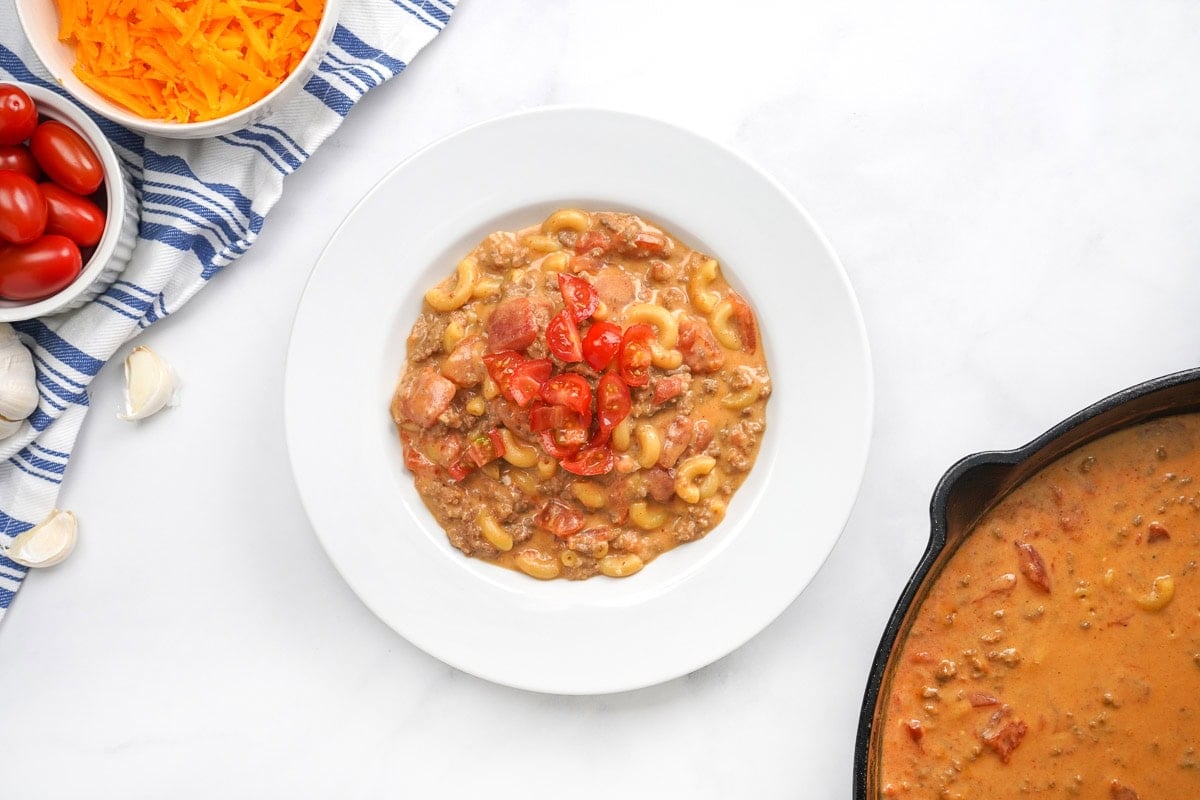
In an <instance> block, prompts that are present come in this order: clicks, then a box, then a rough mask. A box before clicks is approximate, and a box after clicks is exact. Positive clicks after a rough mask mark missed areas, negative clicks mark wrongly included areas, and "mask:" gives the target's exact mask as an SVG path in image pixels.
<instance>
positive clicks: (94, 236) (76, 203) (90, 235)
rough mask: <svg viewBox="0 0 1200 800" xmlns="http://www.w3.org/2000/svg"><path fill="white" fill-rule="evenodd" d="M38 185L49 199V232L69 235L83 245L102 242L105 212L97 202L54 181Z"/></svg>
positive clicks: (47, 213)
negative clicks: (69, 190)
mask: <svg viewBox="0 0 1200 800" xmlns="http://www.w3.org/2000/svg"><path fill="white" fill-rule="evenodd" d="M38 188H40V189H41V190H42V196H43V197H45V198H46V233H57V234H59V235H61V236H66V237H67V238H68V239H70V240H71V241H73V242H75V244H77V245H79V246H80V247H91V246H92V245H94V244H95V243H96V242H98V241H100V237H101V236H103V235H104V212H103V211H101V210H100V207H99V206H98V205H96V204H95V203H93V202H92V201H91V200H88V199H87V198H86V197H80V196H79V195H77V194H75V193H74V192H68V191H67V190H66V189H64V188H62V187H61V186H59V185H58V184H55V183H43V184H41V185H40V186H39V187H38Z"/></svg>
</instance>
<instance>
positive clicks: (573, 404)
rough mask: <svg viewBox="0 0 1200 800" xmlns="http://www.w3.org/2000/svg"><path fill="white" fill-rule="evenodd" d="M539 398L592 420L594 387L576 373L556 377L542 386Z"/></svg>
mask: <svg viewBox="0 0 1200 800" xmlns="http://www.w3.org/2000/svg"><path fill="white" fill-rule="evenodd" d="M538 397H540V398H541V399H542V400H545V401H546V402H547V403H549V404H550V405H556V406H562V407H564V408H566V409H569V410H571V411H574V412H575V413H576V414H578V415H579V416H580V417H582V418H583V419H585V420H591V418H592V387H591V386H589V385H588V382H587V378H585V377H583V376H582V375H577V374H575V373H574V372H565V373H563V374H562V375H555V376H554V377H553V378H551V379H550V380H548V381H546V383H545V384H543V385H542V390H541V392H540V393H539V394H538Z"/></svg>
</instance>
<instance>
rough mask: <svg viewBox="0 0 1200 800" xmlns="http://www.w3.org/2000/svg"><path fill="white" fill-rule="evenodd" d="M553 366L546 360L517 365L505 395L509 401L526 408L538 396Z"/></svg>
mask: <svg viewBox="0 0 1200 800" xmlns="http://www.w3.org/2000/svg"><path fill="white" fill-rule="evenodd" d="M553 370H554V364H553V363H552V362H551V361H550V359H548V358H535V359H530V360H528V361H526V362H525V363H523V364H518V365H517V366H516V368H515V369H514V370H513V374H512V379H511V380H510V381H509V383H508V391H507V392H506V393H505V394H506V396H507V397H508V399H509V400H512V401H513V402H514V403H516V404H517V405H519V406H520V407H521V408H526V407H527V406H528V405H529V404H530V403H531V402H533V399H534V398H535V397H537V396H538V391H539V390H540V389H541V388H542V384H543V383H545V382H546V379H547V378H549V377H550V373H551V372H552V371H553Z"/></svg>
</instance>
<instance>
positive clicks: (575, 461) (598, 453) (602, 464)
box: [559, 444, 613, 475]
mask: <svg viewBox="0 0 1200 800" xmlns="http://www.w3.org/2000/svg"><path fill="white" fill-rule="evenodd" d="M559 466H561V467H562V468H563V469H565V470H566V471H567V472H571V473H574V474H575V475H607V474H608V473H610V472H612V468H613V454H612V450H610V449H609V448H608V445H604V444H600V445H594V446H592V447H587V448H584V449H583V450H580V451H579V452H578V453H576V454H575V455H574V456H572V457H571V458H564V459H563V460H562V461H560V462H559Z"/></svg>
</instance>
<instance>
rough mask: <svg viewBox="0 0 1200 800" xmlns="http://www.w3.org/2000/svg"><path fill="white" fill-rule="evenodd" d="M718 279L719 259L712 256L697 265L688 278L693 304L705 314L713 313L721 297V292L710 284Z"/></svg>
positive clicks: (689, 292)
mask: <svg viewBox="0 0 1200 800" xmlns="http://www.w3.org/2000/svg"><path fill="white" fill-rule="evenodd" d="M716 279H717V260H716V259H715V258H710V259H708V260H706V261H704V262H702V263H701V264H700V266H698V267H696V269H695V271H694V272H692V277H691V279H689V280H688V294H689V295H691V298H692V305H694V306H695V307H696V308H697V309H699V310H700V311H701V312H702V313H704V314H710V313H712V310H713V309H714V308H716V306H717V303H718V302H719V301H720V299H721V294H720V292H717V291H715V290H712V289H710V288H709V286H710V285H711V284H712V282H713V281H715V280H716Z"/></svg>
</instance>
